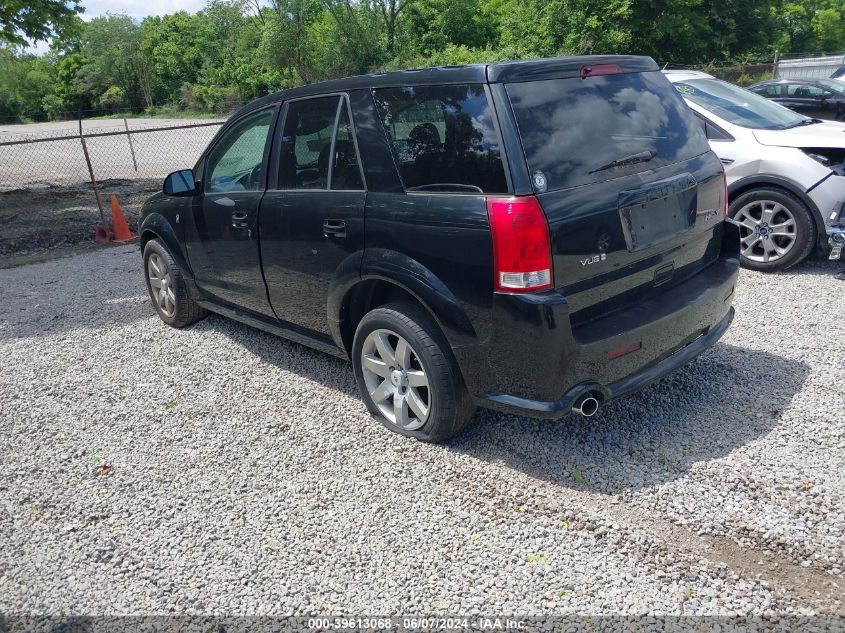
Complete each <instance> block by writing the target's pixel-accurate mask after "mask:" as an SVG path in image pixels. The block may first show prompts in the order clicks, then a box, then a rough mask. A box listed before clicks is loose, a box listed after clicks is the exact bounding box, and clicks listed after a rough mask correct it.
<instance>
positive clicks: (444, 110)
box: [374, 85, 508, 193]
mask: <svg viewBox="0 0 845 633" xmlns="http://www.w3.org/2000/svg"><path fill="white" fill-rule="evenodd" d="M374 96H375V100H376V105H377V107H378V110H379V114H380V116H381V119H382V122H383V123H384V127H385V130H386V131H387V135H388V137H389V139H390V141H391V143H392V144H393V149H394V153H395V155H396V161H397V164H398V165H399V171H400V175H401V177H402V182H403V183H404V185H405V189H406V190H408V191H414V190H417V191H451V192H455V191H458V192H463V191H466V192H484V193H504V192H506V191H507V188H508V187H507V181H506V179H505V168H504V165H503V164H502V157H501V150H500V148H499V139H498V136H497V134H496V130H495V121H494V118H493V117H494V115H493V111H492V108H491V107H490V104H489V103H488V101H487V94H486V93H485V91H484V87H483V86H480V85H458V86H420V87H405V88H384V89H379V90H375V91H374Z"/></svg>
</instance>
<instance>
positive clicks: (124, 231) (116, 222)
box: [111, 196, 135, 242]
mask: <svg viewBox="0 0 845 633" xmlns="http://www.w3.org/2000/svg"><path fill="white" fill-rule="evenodd" d="M111 225H112V229H113V231H114V241H115V242H130V241H132V240H133V239H135V238H134V236H133V235H132V231H130V230H129V225H128V224H127V223H126V218H124V217H123V209H121V208H120V203H119V202H118V201H117V196H112V197H111Z"/></svg>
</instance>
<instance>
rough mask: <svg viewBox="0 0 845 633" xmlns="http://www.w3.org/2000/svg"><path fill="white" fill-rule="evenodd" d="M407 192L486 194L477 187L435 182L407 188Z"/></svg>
mask: <svg viewBox="0 0 845 633" xmlns="http://www.w3.org/2000/svg"><path fill="white" fill-rule="evenodd" d="M405 191H439V192H449V191H470V192H472V193H484V190H483V189H482V188H481V187H479V186H477V185H465V184H462V183H457V182H433V183H431V184H429V185H419V186H417V187H405Z"/></svg>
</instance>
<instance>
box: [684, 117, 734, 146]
mask: <svg viewBox="0 0 845 633" xmlns="http://www.w3.org/2000/svg"><path fill="white" fill-rule="evenodd" d="M693 114H694V115H695V118H696V119H698V122H699V123H700V124H701V129H702V130H704V134H705V136H707V139H708V140H710V141H732V140H734V137H733V136H731V135H730V134H728V133H727V132H725V131H724V130H723V129H722V128H720V127H718V126H717V125H714V124H713V123H711V122H710V121H708V120H707V119H705V118H704V117H703V116H701V115H700V114H699V113H698V112H693Z"/></svg>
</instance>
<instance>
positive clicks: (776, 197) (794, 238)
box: [664, 70, 845, 271]
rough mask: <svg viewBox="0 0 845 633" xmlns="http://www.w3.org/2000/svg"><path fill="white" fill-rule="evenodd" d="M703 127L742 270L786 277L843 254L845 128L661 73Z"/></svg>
mask: <svg viewBox="0 0 845 633" xmlns="http://www.w3.org/2000/svg"><path fill="white" fill-rule="evenodd" d="M664 73H665V74H666V76H667V77H668V78H669V80H670V81H671V82H672V83H673V84H674V85H675V88H677V90H678V91H679V92H680V93H681V94H682V95H683V96H684V98H685V99H686V101H687V103H688V104H689V106H690V108H692V110H693V111H694V112H695V114H696V116H697V117H698V119H699V120H700V122H701V125H702V128H703V129H704V132H705V134H706V135H707V138H708V139H709V141H710V146H711V148H712V149H713V151H714V152H716V154H717V155H718V156H719V158H720V159H721V160H722V163H723V164H724V166H725V173H726V175H727V179H728V196H729V200H730V208H729V211H728V213H729V215H730V217H732V218H734V219H735V220H736V221H737V222H739V223H740V225H741V227H740V232H741V235H742V265H743V266H745V267H746V268H751V269H754V270H761V271H776V270H783V269H785V268H788V267H789V266H792V265H794V264H797V263H798V262H800V261H801V260H803V259H804V258H805V257H807V256H808V255H809V254H810V253H812V252H813V251H814V250H815V249H816V248H824V247H825V245H826V244H827V245H828V246H829V248H830V253H829V257H830V259H838V258H839V257H840V255H841V253H842V250H843V248H845V123H836V122H833V121H821V120H820V119H811V118H808V117H805V116H803V115H801V114H797V113H795V112H793V111H792V110H789V109H787V108H784V107H783V106H780V105H778V104H776V103H774V102H772V101H769V100H768V99H765V98H763V97H760V96H758V95H756V94H754V93H752V92H749V91H747V90H744V89H742V88H739V87H737V86H734V85H732V84H729V83H726V82H724V81H720V80H718V79H716V78H715V77H713V76H712V75H708V74H706V73H702V72H694V71H671V70H669V71H664Z"/></svg>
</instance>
